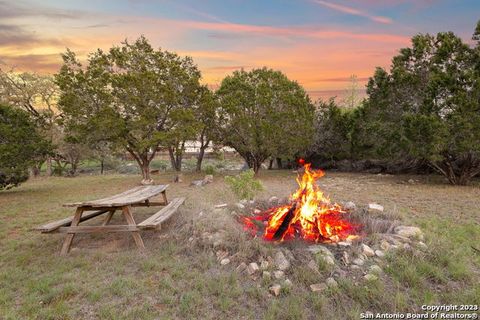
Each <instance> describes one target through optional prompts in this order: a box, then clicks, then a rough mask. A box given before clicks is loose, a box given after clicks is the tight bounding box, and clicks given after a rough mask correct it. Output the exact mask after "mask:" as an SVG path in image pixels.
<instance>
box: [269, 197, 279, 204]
mask: <svg viewBox="0 0 480 320" xmlns="http://www.w3.org/2000/svg"><path fill="white" fill-rule="evenodd" d="M268 203H269V204H270V205H271V206H276V205H278V198H277V197H275V196H273V197H270V199H268Z"/></svg>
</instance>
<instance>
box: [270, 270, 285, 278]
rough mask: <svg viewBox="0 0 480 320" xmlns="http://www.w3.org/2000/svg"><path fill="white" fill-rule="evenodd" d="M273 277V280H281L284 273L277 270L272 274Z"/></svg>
mask: <svg viewBox="0 0 480 320" xmlns="http://www.w3.org/2000/svg"><path fill="white" fill-rule="evenodd" d="M273 276H274V277H275V279H283V278H285V272H283V271H282V270H277V271H274V272H273Z"/></svg>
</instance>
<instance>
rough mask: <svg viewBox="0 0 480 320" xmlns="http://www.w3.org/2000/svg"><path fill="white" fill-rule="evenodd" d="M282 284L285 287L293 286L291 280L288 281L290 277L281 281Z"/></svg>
mask: <svg viewBox="0 0 480 320" xmlns="http://www.w3.org/2000/svg"><path fill="white" fill-rule="evenodd" d="M283 285H284V286H285V287H287V288H291V287H292V286H293V283H292V281H290V279H285V281H284V282H283Z"/></svg>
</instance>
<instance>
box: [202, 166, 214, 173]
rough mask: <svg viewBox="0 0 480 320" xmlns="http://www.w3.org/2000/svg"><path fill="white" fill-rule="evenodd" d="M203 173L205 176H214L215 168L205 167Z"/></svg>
mask: <svg viewBox="0 0 480 320" xmlns="http://www.w3.org/2000/svg"><path fill="white" fill-rule="evenodd" d="M203 171H205V173H206V174H215V168H214V167H213V166H212V165H210V164H209V165H208V166H205V168H204V169H203Z"/></svg>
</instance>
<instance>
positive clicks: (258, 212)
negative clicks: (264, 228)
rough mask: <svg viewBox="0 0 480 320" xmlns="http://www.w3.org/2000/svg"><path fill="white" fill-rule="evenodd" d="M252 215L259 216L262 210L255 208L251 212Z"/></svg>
mask: <svg viewBox="0 0 480 320" xmlns="http://www.w3.org/2000/svg"><path fill="white" fill-rule="evenodd" d="M253 213H255V214H260V213H262V210H260V209H257V208H255V210H253Z"/></svg>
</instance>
